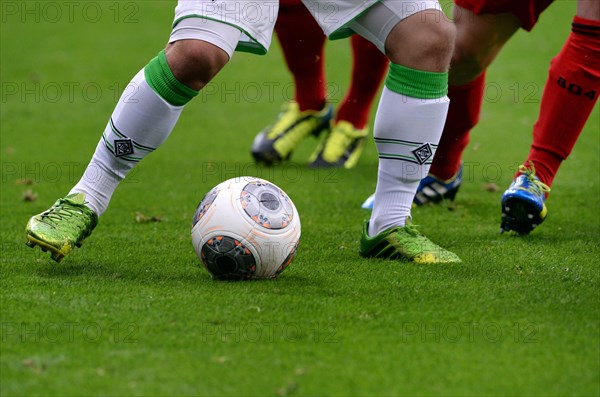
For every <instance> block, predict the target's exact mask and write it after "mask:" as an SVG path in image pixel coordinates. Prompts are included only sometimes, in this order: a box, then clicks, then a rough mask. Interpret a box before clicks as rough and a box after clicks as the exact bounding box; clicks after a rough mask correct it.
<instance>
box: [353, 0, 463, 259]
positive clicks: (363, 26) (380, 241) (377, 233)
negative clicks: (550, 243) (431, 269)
mask: <svg viewBox="0 0 600 397" xmlns="http://www.w3.org/2000/svg"><path fill="white" fill-rule="evenodd" d="M419 4H424V7H423V8H421V9H419V10H417V12H414V11H413V12H414V13H410V14H409V15H406V14H403V13H404V12H405V11H406V10H407V9H408V7H404V6H405V5H406V4H403V2H398V1H389V2H387V1H382V2H379V3H377V4H376V5H374V6H372V7H371V8H370V9H369V10H368V11H367V12H365V13H364V14H362V15H361V16H360V17H358V18H357V19H355V20H354V22H353V23H352V24H351V25H350V27H351V28H352V29H353V30H354V31H356V32H357V33H359V34H361V35H362V36H363V37H366V38H368V39H369V40H371V41H372V42H373V43H375V44H376V45H377V46H378V47H379V48H384V49H385V52H386V54H387V55H388V57H389V59H390V61H391V64H390V72H389V74H388V77H387V79H386V82H385V87H384V88H383V94H382V96H381V100H380V104H379V107H378V109H377V115H376V118H375V128H374V136H375V142H376V145H377V151H378V153H379V170H378V176H377V188H376V192H375V207H374V209H373V213H372V215H371V219H370V220H369V222H368V223H366V224H365V226H364V228H363V236H362V239H361V247H360V254H361V255H362V256H376V257H403V258H407V259H410V260H412V261H414V262H417V263H438V262H460V259H459V258H458V257H457V256H456V255H454V254H453V253H451V252H449V251H446V250H444V249H443V248H441V247H439V246H437V245H435V244H434V243H432V242H431V241H429V240H428V239H427V238H425V237H424V236H422V235H420V234H419V233H418V232H417V231H416V229H415V228H414V226H412V225H411V224H410V218H411V214H410V209H411V204H412V201H413V198H414V195H415V192H416V189H417V186H418V184H419V181H420V180H421V179H422V178H423V177H424V176H425V175H427V172H428V170H429V166H430V164H431V159H432V158H433V155H434V154H435V148H436V147H437V144H438V141H439V138H440V136H441V133H442V129H443V126H444V121H445V119H446V113H447V110H448V98H447V96H446V93H447V85H448V67H449V64H450V58H451V55H452V47H453V43H454V39H455V37H454V36H455V30H454V26H453V24H452V23H451V22H450V21H449V20H447V18H446V17H445V15H444V14H443V13H442V12H441V11H440V10H439V9H437V8H439V5H438V3H437V2H423V3H419ZM413 5H414V4H413ZM411 9H413V10H414V7H412V8H411ZM394 18H396V19H395V20H394ZM386 26H388V27H392V28H391V30H388V31H386V29H385V27H386Z"/></svg>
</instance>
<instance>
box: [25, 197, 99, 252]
mask: <svg viewBox="0 0 600 397" xmlns="http://www.w3.org/2000/svg"><path fill="white" fill-rule="evenodd" d="M84 203H85V195H84V194H82V193H75V194H71V195H69V196H67V197H65V198H61V199H58V200H56V202H55V203H54V205H53V206H52V207H50V208H49V209H48V210H46V211H44V212H42V213H41V214H38V215H35V216H33V217H32V218H31V219H30V220H29V222H28V223H27V227H26V228H25V233H26V238H27V242H26V244H27V245H28V246H29V247H32V248H33V247H34V246H36V245H38V246H39V247H40V248H41V249H42V251H44V252H46V251H50V252H51V253H52V259H54V260H55V261H57V262H60V261H61V260H62V259H63V258H64V257H65V256H66V255H68V254H69V253H70V252H71V251H72V250H73V246H76V247H81V243H82V242H83V240H84V239H85V238H86V237H88V236H89V235H90V234H91V233H92V230H94V228H95V227H96V225H97V224H98V215H96V213H95V212H94V211H92V210H91V209H89V208H88V207H87V206H86V205H85V204H84Z"/></svg>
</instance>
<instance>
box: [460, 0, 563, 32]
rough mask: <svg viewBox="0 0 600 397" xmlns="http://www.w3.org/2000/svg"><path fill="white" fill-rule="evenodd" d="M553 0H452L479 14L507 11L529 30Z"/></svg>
mask: <svg viewBox="0 0 600 397" xmlns="http://www.w3.org/2000/svg"><path fill="white" fill-rule="evenodd" d="M552 1H553V0H454V3H455V4H456V5H457V6H460V7H462V8H466V9H467V10H469V11H472V12H473V13H474V14H475V15H479V14H501V13H504V12H509V13H511V14H514V15H515V16H516V17H517V18H519V20H520V21H521V27H522V28H523V29H525V30H527V31H530V30H531V29H533V27H534V26H535V23H536V22H537V20H538V18H539V16H540V14H541V13H542V11H544V10H545V9H546V8H547V7H548V6H549V5H550V3H552Z"/></svg>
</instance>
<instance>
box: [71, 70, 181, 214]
mask: <svg viewBox="0 0 600 397" xmlns="http://www.w3.org/2000/svg"><path fill="white" fill-rule="evenodd" d="M182 110H183V106H173V105H171V104H169V103H168V102H166V101H165V100H164V99H163V98H162V97H161V96H159V94H157V93H156V92H155V91H154V89H152V87H150V85H149V84H148V82H147V81H146V77H145V75H144V70H142V71H140V72H139V73H138V74H137V75H136V76H135V77H134V78H133V80H132V81H131V83H130V84H129V85H128V86H127V88H126V89H125V91H124V92H123V94H122V96H121V98H120V99H119V102H118V103H117V106H116V108H115V110H114V112H113V114H112V116H111V118H110V120H109V122H108V124H107V126H106V129H105V130H104V134H103V135H102V139H100V142H99V143H98V146H97V147H96V151H95V153H94V156H93V157H92V160H91V161H90V164H89V165H88V166H87V168H86V170H85V172H84V174H83V177H82V178H81V180H80V181H79V182H78V183H77V185H75V186H74V187H73V189H71V191H70V192H69V194H71V193H84V194H85V196H86V201H87V205H88V206H89V207H90V208H91V209H92V210H93V211H94V212H95V213H96V214H98V215H99V216H100V215H102V213H103V212H104V211H105V210H106V208H107V207H108V203H109V201H110V198H111V197H112V195H113V193H114V191H115V189H116V188H117V186H118V185H119V182H121V181H122V180H123V179H124V178H125V176H126V175H127V174H128V173H129V171H131V169H132V168H133V167H134V166H135V165H136V164H137V163H138V162H139V161H141V160H142V159H143V158H144V157H146V156H147V155H148V154H150V153H152V151H154V150H155V149H156V148H157V147H159V146H160V145H161V144H162V143H163V142H164V141H165V140H166V139H167V137H168V136H169V134H170V133H171V131H172V130H173V128H174V127H175V124H176V123H177V120H178V119H179V115H180V114H181V111H182Z"/></svg>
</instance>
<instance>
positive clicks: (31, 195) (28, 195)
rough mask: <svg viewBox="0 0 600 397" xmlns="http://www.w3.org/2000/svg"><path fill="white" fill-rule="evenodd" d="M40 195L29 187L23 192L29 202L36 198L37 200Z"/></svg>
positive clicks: (25, 199) (24, 197) (24, 199)
mask: <svg viewBox="0 0 600 397" xmlns="http://www.w3.org/2000/svg"><path fill="white" fill-rule="evenodd" d="M37 198H38V195H37V193H34V192H33V191H32V190H31V189H27V191H26V192H25V193H23V201H25V202H27V203H31V202H33V201H35V200H37Z"/></svg>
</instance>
